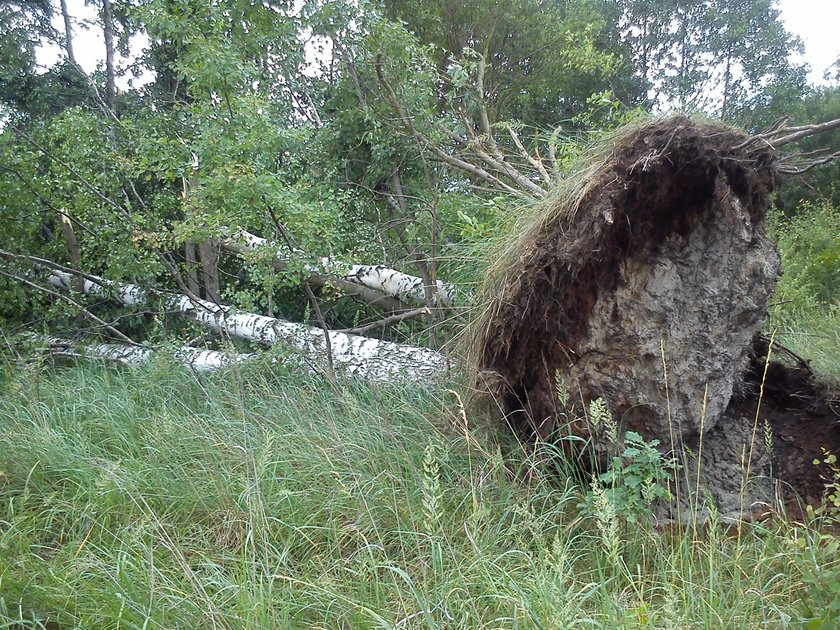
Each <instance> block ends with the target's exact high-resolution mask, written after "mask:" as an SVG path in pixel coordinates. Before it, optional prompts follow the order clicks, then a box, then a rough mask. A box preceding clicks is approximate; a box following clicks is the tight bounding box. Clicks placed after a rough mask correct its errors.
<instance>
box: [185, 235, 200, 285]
mask: <svg viewBox="0 0 840 630" xmlns="http://www.w3.org/2000/svg"><path fill="white" fill-rule="evenodd" d="M184 259H185V260H186V262H187V288H188V289H189V290H190V293H192V294H193V295H199V291H200V290H201V289H200V288H199V286H198V267H197V260H196V257H195V241H194V240H192V239H187V242H186V243H184Z"/></svg>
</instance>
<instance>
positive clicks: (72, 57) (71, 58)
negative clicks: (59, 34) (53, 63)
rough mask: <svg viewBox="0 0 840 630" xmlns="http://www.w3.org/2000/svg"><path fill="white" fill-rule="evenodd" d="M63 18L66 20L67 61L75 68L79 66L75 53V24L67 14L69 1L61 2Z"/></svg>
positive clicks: (65, 46) (62, 0)
mask: <svg viewBox="0 0 840 630" xmlns="http://www.w3.org/2000/svg"><path fill="white" fill-rule="evenodd" d="M61 17H63V18H64V49H65V50H66V51H67V59H68V60H69V61H70V63H72V64H73V65H74V66H75V65H78V64H77V63H76V55H75V53H74V52H73V24H72V21H71V20H70V13H68V12H67V0H61Z"/></svg>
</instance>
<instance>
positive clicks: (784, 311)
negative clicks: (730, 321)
mask: <svg viewBox="0 0 840 630" xmlns="http://www.w3.org/2000/svg"><path fill="white" fill-rule="evenodd" d="M768 223H769V227H770V233H771V235H772V236H773V238H774V240H775V241H776V243H777V245H778V248H779V253H780V254H781V257H782V271H783V273H782V276H781V278H779V282H778V285H777V287H776V293H775V296H774V303H773V305H772V307H771V310H770V324H769V327H771V328H774V329H776V330H777V331H778V333H779V335H778V338H779V341H781V343H782V344H784V345H785V346H786V347H787V348H790V349H791V350H793V351H794V352H796V353H797V354H799V355H800V356H803V357H807V358H808V359H809V361H810V362H811V364H812V365H813V366H814V368H816V370H817V371H818V372H820V373H823V374H832V375H834V376H835V377H840V352H838V348H840V209H838V208H835V207H833V206H832V205H831V204H829V203H828V202H826V201H824V202H821V203H818V204H810V203H803V204H802V205H801V206H799V207H798V208H797V211H796V214H795V215H793V216H791V217H782V216H779V215H777V214H776V215H771V217H770V218H769V221H768Z"/></svg>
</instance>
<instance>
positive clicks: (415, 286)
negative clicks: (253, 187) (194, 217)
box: [223, 230, 455, 310]
mask: <svg viewBox="0 0 840 630" xmlns="http://www.w3.org/2000/svg"><path fill="white" fill-rule="evenodd" d="M223 247H225V249H228V250H229V251H233V252H236V253H243V252H248V253H254V252H258V251H260V250H261V249H264V248H266V247H268V248H271V249H273V250H275V251H276V256H275V260H276V261H277V263H278V264H279V265H280V266H283V267H284V266H285V265H287V264H288V254H287V252H288V249H287V248H283V247H280V246H277V245H276V244H272V243H270V242H269V241H268V240H267V239H265V238H262V237H260V236H256V235H255V234H251V233H250V232H248V231H246V230H240V231H239V232H238V233H237V234H236V235H235V236H234V237H233V238H230V239H227V240H225V241H224V243H223ZM305 269H306V271H307V272H308V273H310V274H311V278H313V279H315V280H317V281H318V282H319V283H320V284H326V283H337V286H339V287H340V288H343V289H345V290H348V285H349V287H351V288H349V290H348V292H350V293H353V294H357V295H360V296H362V297H364V299H365V300H366V301H368V302H371V303H376V302H377V301H382V299H383V298H385V297H389V298H393V299H396V300H399V301H401V302H413V303H415V304H425V303H426V298H427V296H426V289H427V287H426V285H425V283H424V281H423V278H421V277H419V276H412V275H410V274H407V273H402V272H400V271H397V270H396V269H391V268H390V267H388V266H386V265H348V264H345V263H342V262H340V261H336V260H333V259H332V258H327V257H324V258H321V260H320V264H319V265H306V266H305ZM358 288H364V289H367V290H368V292H362V293H360V292H359V291H358ZM370 291H374V292H375V293H370ZM431 293H432V300H433V302H434V303H436V304H438V305H442V306H446V305H452V304H453V303H454V302H455V287H454V286H452V285H451V284H448V283H446V282H443V281H441V280H438V281H437V282H436V284H435V286H434V287H433V288H432V291H431ZM393 310H396V309H393Z"/></svg>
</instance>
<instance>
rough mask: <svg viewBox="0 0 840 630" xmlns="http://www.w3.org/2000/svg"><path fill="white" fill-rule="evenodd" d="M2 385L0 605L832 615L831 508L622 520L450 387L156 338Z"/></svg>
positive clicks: (444, 619)
mask: <svg viewBox="0 0 840 630" xmlns="http://www.w3.org/2000/svg"><path fill="white" fill-rule="evenodd" d="M0 392H2V393H0V621H2V623H1V624H0V627H16V628H138V629H139V628H167V629H169V628H306V627H312V628H372V627H382V628H421V627H425V628H574V627H586V628H592V627H596V628H688V627H692V628H695V627H696V628H750V629H752V628H758V627H799V626H800V625H801V624H803V623H812V624H815V623H819V624H822V623H826V624H828V623H830V622H831V621H830V620H831V617H830V615H831V611H830V610H829V609H828V607H829V606H834V603H833V602H834V601H835V600H834V599H832V597H831V592H830V591H827V590H826V587H825V586H824V585H823V584H822V582H821V581H820V580H821V579H822V577H824V576H826V575H828V576H836V575H837V574H838V573H840V567H839V566H838V557H837V554H836V553H835V552H834V549H835V547H834V546H833V545H836V543H832V542H831V541H833V540H835V539H834V538H832V537H830V538H828V539H826V538H824V537H825V536H831V535H830V534H828V533H826V532H827V530H826V529H825V528H820V527H818V525H820V524H821V523H822V524H824V523H825V519H827V518H829V517H830V515H828V514H822V515H813V516H812V517H811V520H809V521H808V522H804V523H796V522H793V521H789V520H784V519H780V520H773V521H768V522H765V523H763V524H762V523H755V524H744V525H742V530H741V531H740V533H739V535H734V534H733V532H732V531H731V530H729V529H727V528H726V527H725V526H724V525H723V524H722V523H721V522H720V520H719V519H718V518H717V517H715V515H714V513H713V514H712V517H711V518H710V519H709V520H708V522H707V524H706V525H705V526H703V527H699V528H697V527H695V528H684V529H678V528H676V526H674V527H671V526H669V525H663V526H660V527H654V526H653V525H654V524H653V523H652V521H651V520H650V519H647V520H645V519H644V518H641V516H637V517H636V518H637V521H636V523H635V524H634V525H633V526H632V527H625V526H622V527H619V526H618V525H619V524H620V519H621V518H622V514H621V512H620V511H618V510H616V509H615V505H614V504H613V503H612V502H611V501H610V499H609V495H608V494H607V493H604V498H603V499H601V501H602V502H603V505H601V507H600V508H599V509H595V510H594V511H592V513H587V512H582V511H581V510H580V509H579V507H578V506H579V505H580V504H581V503H582V502H583V500H584V498H585V495H586V493H587V491H588V490H589V480H588V479H585V480H583V481H582V482H581V481H579V480H578V479H577V478H576V476H575V475H574V474H572V473H571V471H569V470H568V468H567V467H566V465H565V464H564V460H563V456H562V453H561V452H560V451H559V450H557V449H554V448H553V447H549V446H546V445H540V446H538V447H537V448H527V449H526V448H523V447H522V446H520V445H519V444H517V443H516V442H515V441H512V440H511V439H509V438H508V437H507V436H508V435H509V432H508V431H506V430H501V429H500V431H499V432H498V434H497V433H494V432H492V431H488V430H484V431H478V430H477V426H482V425H483V422H482V421H481V419H477V418H471V417H469V416H468V415H467V413H466V412H465V411H464V409H463V407H462V406H461V404H460V401H459V399H458V397H457V395H456V394H454V392H447V391H443V390H441V389H436V390H434V391H432V390H426V389H423V388H418V387H409V386H392V387H385V386H379V387H371V386H366V385H362V384H358V383H350V382H347V383H343V384H342V386H341V394H340V395H337V394H335V393H333V392H332V391H331V389H330V387H328V386H327V384H326V383H325V382H322V381H320V380H319V379H317V378H314V377H301V376H292V375H289V374H287V373H284V372H283V371H282V370H281V369H279V368H277V367H273V368H269V367H268V366H259V365H256V366H254V367H252V368H242V369H232V370H229V371H227V372H224V373H220V374H216V375H213V376H210V377H204V376H201V377H198V376H195V375H193V374H191V373H189V372H187V371H186V370H183V369H180V368H177V367H175V366H173V365H172V364H170V363H168V362H166V361H160V362H158V363H157V364H155V365H153V366H151V367H149V368H147V369H141V370H116V369H113V368H109V367H103V366H98V365H94V364H88V365H81V366H78V367H72V368H63V369H57V368H54V367H50V366H43V365H40V364H38V363H32V364H29V365H27V366H24V367H21V365H20V364H17V365H15V366H11V365H9V366H7V367H6V368H4V370H3V374H2V389H0ZM441 392H442V393H441ZM625 481H627V483H630V480H625ZM625 485H626V484H625ZM802 541H804V542H802ZM815 627H820V626H815ZM823 627H831V626H829V625H825V626H823Z"/></svg>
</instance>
